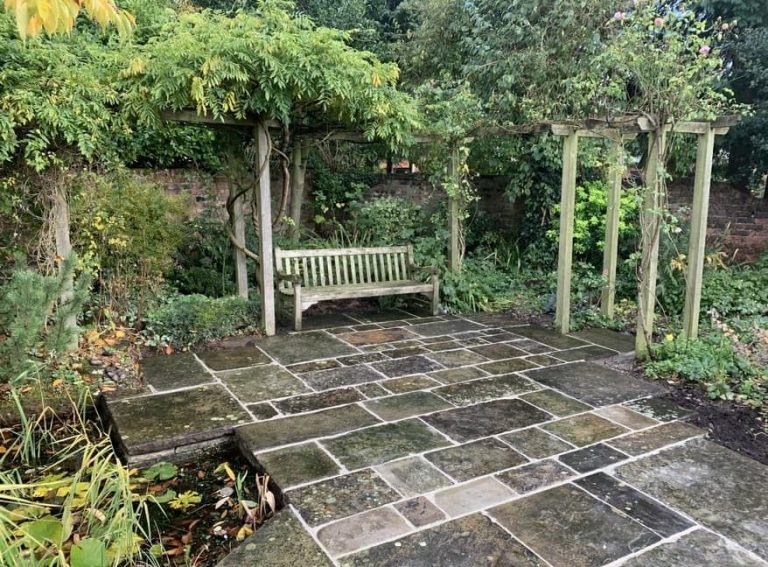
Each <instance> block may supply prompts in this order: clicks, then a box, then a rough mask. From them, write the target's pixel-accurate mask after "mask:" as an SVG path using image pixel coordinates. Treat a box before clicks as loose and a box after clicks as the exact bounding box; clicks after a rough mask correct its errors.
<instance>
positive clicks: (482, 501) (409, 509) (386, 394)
mask: <svg viewBox="0 0 768 567" xmlns="http://www.w3.org/2000/svg"><path fill="white" fill-rule="evenodd" d="M307 324H308V325H309V326H312V325H313V324H314V325H316V327H319V328H316V329H315V330H309V331H304V332H302V333H294V334H284V335H279V336H276V337H271V338H264V339H254V340H252V341H251V342H248V340H243V341H241V344H240V345H238V346H230V348H224V349H221V350H215V351H209V352H203V353H199V354H179V355H173V356H170V357H158V358H153V359H148V360H146V361H145V362H144V372H145V376H146V380H147V386H146V388H145V389H144V390H143V391H141V392H137V393H134V394H133V395H131V396H129V397H120V398H113V399H109V400H108V403H107V405H108V409H109V413H110V414H111V418H112V420H113V423H114V426H115V428H116V433H117V437H118V438H119V439H120V442H121V444H122V446H123V447H122V449H123V451H124V453H125V454H126V455H127V456H128V459H129V460H130V461H131V462H141V461H146V460H150V459H157V458H167V457H168V455H169V453H174V452H177V453H181V452H183V451H185V450H188V449H189V448H190V447H200V446H203V445H205V444H211V443H218V442H221V441H222V440H223V439H225V438H229V439H231V438H232V435H234V439H235V440H236V441H237V443H238V444H239V446H240V447H241V448H242V449H243V450H245V451H246V452H248V453H251V454H253V455H255V458H256V459H257V461H258V463H259V465H260V466H262V467H263V468H264V469H265V470H266V471H267V472H268V473H269V474H270V475H271V476H272V478H273V479H274V480H275V481H276V482H277V484H278V485H279V487H280V488H281V490H282V492H283V494H284V496H285V498H284V500H285V501H286V505H285V507H284V508H283V509H282V510H281V511H280V512H279V513H278V514H277V516H276V517H275V518H273V519H272V520H270V521H269V522H268V523H267V524H266V525H265V526H264V527H262V528H261V529H259V530H257V531H256V533H255V534H254V535H253V536H251V537H250V538H249V539H248V540H246V541H245V542H244V543H243V544H241V545H240V546H239V547H238V548H237V549H236V550H235V551H234V553H233V554H231V555H230V556H229V557H228V558H227V559H226V560H224V562H223V563H222V564H221V565H225V566H244V565H270V566H272V567H279V566H283V565H285V566H289V565H290V566H292V567H294V566H295V565H306V566H307V567H310V566H321V565H344V566H346V565H350V566H352V565H354V566H362V565H370V566H384V565H391V566H398V567H399V566H439V567H445V566H467V567H470V566H471V567H475V566H481V565H488V566H490V565H496V566H507V565H530V566H533V565H542V566H544V565H552V566H555V567H558V566H568V567H571V566H579V565H585V566H586V565H605V564H612V563H616V564H623V565H631V566H640V565H681V566H700V565H718V566H725V565H763V566H768V563H767V562H766V561H765V559H766V558H768V467H765V466H763V465H760V464H759V463H757V462H756V461H752V460H750V459H748V458H746V457H742V456H740V455H738V454H736V453H734V452H732V451H729V450H728V449H725V448H723V447H721V446H719V445H716V444H714V443H712V442H710V441H708V440H706V439H705V433H706V431H704V430H701V429H698V428H696V427H694V426H692V425H690V424H688V423H686V421H685V418H686V412H685V410H683V409H682V408H679V407H677V406H675V405H673V404H671V403H670V402H668V401H667V400H665V398H664V397H663V393H664V392H665V387H664V386H663V385H662V384H660V383H654V382H650V381H646V380H642V379H640V378H637V377H633V376H630V375H628V374H624V373H621V372H618V371H616V370H612V369H610V368H607V367H606V366H603V365H600V364H597V363H595V362H591V360H592V359H595V358H601V357H606V356H612V355H616V354H617V353H619V352H622V351H625V350H629V349H631V348H632V339H631V338H629V337H624V336H622V335H618V334H615V333H610V332H606V331H588V332H584V333H581V334H577V335H576V336H562V335H559V334H557V333H555V332H553V331H551V330H549V329H546V328H543V327H538V326H533V325H525V324H520V323H517V322H515V321H514V320H512V319H509V318H507V317H505V316H504V315H479V316H474V317H453V316H439V317H419V316H415V315H412V314H410V313H407V312H405V311H396V310H391V311H387V312H384V313H375V314H371V315H368V316H360V315H354V314H353V315H336V316H326V317H320V318H316V319H312V318H308V319H307Z"/></svg>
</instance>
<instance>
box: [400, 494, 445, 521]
mask: <svg viewBox="0 0 768 567" xmlns="http://www.w3.org/2000/svg"><path fill="white" fill-rule="evenodd" d="M395 509H396V510H397V511H398V512H400V513H401V514H402V515H403V516H405V519H406V520H408V521H409V522H411V524H413V525H414V526H416V527H417V528H420V527H422V526H428V525H429V524H434V523H435V522H439V521H441V520H444V519H445V514H444V513H443V511H442V510H440V508H438V507H437V506H435V505H434V504H432V502H430V501H429V500H427V498H426V497H424V496H419V497H417V498H411V499H410V500H406V501H405V502H398V503H397V504H395Z"/></svg>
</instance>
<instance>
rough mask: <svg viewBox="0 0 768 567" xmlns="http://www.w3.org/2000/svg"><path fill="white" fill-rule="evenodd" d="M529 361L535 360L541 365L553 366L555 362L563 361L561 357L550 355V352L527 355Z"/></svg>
mask: <svg viewBox="0 0 768 567" xmlns="http://www.w3.org/2000/svg"><path fill="white" fill-rule="evenodd" d="M525 360H527V361H528V362H533V363H534V364H537V365H539V366H552V365H553V364H560V363H561V362H563V361H562V360H560V359H559V358H555V357H554V356H549V355H548V354H533V355H529V356H526V357H525Z"/></svg>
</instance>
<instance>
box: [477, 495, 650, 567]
mask: <svg viewBox="0 0 768 567" xmlns="http://www.w3.org/2000/svg"><path fill="white" fill-rule="evenodd" d="M489 513H490V514H491V516H492V517H494V518H496V520H497V521H498V522H499V523H500V524H501V525H503V526H504V527H506V528H507V529H508V530H509V531H511V532H512V533H513V534H515V536H516V537H517V538H518V539H520V541H522V542H523V543H524V544H525V545H527V546H528V547H529V548H531V549H532V550H533V551H534V552H536V553H537V554H539V555H540V556H541V557H543V558H544V559H545V560H547V561H548V562H549V563H550V564H551V565H553V567H560V566H563V567H570V566H573V565H590V566H592V565H595V566H596V565H604V564H606V563H610V562H611V561H615V560H617V559H619V558H621V557H624V556H625V555H629V554H631V553H634V552H635V551H638V550H640V549H642V548H644V547H647V546H648V545H650V544H652V543H655V542H656V541H658V540H659V539H660V538H659V536H658V535H656V534H655V533H653V532H652V531H650V530H648V529H647V528H645V527H643V526H641V525H640V524H638V523H637V522H634V521H633V520H631V519H629V518H628V517H626V516H623V515H621V514H619V513H618V512H617V511H616V510H614V509H613V508H611V507H610V506H609V505H607V504H605V503H604V502H600V501H599V500H597V499H595V498H593V497H592V496H590V495H589V494H587V493H586V492H584V491H583V490H581V489H579V488H577V487H575V486H573V485H571V484H566V485H562V486H556V487H554V488H550V489H549V490H545V491H544V492H539V493H536V494H533V495H531V496H527V497H525V498H522V499H519V500H515V501H514V502H510V503H509V504H503V505H501V506H499V507H497V508H493V509H491V510H490V511H489Z"/></svg>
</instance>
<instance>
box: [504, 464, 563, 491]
mask: <svg viewBox="0 0 768 567" xmlns="http://www.w3.org/2000/svg"><path fill="white" fill-rule="evenodd" d="M576 474H577V473H576V472H575V471H573V470H571V469H570V468H568V467H566V466H565V465H563V464H562V463H558V462H557V461H556V460H554V459H548V460H546V461H539V462H537V463H531V464H529V465H525V466H523V467H517V468H516V469H512V470H510V471H505V472H503V473H499V474H497V475H496V478H498V479H499V480H500V481H501V482H503V483H504V484H506V485H507V486H509V487H510V488H511V489H512V490H514V491H515V492H517V493H519V494H525V493H527V492H531V491H532V490H539V489H541V488H544V487H546V486H550V485H552V484H556V483H559V482H563V481H566V480H568V479H569V478H571V477H574V476H576Z"/></svg>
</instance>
